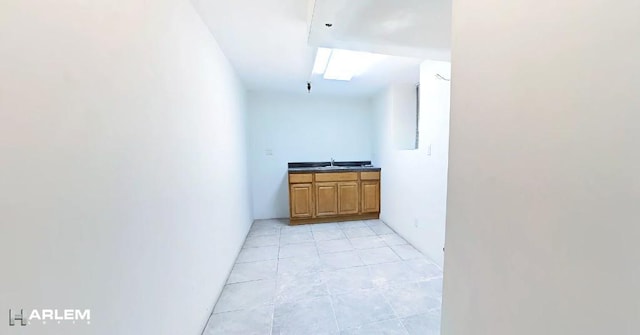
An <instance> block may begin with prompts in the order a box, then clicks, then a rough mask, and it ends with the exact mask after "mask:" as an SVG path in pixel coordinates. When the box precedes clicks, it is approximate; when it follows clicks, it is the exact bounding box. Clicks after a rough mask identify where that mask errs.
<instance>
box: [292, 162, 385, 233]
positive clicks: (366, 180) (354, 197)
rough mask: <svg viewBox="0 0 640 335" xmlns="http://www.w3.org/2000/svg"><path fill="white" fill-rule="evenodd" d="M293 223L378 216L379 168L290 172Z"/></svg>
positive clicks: (362, 218) (373, 217)
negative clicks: (356, 170) (357, 170)
mask: <svg viewBox="0 0 640 335" xmlns="http://www.w3.org/2000/svg"><path fill="white" fill-rule="evenodd" d="M289 206H290V207H289V210H290V219H291V224H304V223H316V222H332V221H348V220H364V219H376V218H378V217H379V214H380V171H366V172H353V171H349V172H330V173H304V174H300V173H296V174H294V173H290V174H289Z"/></svg>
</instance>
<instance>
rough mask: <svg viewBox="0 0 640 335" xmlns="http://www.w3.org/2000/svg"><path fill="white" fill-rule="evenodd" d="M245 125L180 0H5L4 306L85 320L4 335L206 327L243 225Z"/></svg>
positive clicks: (0, 280) (224, 66)
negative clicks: (81, 315) (63, 312)
mask: <svg viewBox="0 0 640 335" xmlns="http://www.w3.org/2000/svg"><path fill="white" fill-rule="evenodd" d="M245 121H246V120H245V115H244V106H243V91H242V88H241V86H240V85H239V84H238V81H237V80H236V78H235V76H234V73H233V72H232V70H231V67H230V66H229V64H228V62H227V60H226V59H225V57H224V55H223V54H222V52H221V51H220V49H219V48H218V46H217V44H216V42H215V40H214V39H213V38H212V37H211V35H210V34H209V31H208V30H207V27H206V26H205V25H204V24H203V23H202V22H201V20H200V18H199V16H198V15H197V13H196V12H195V11H194V9H193V8H192V6H191V4H190V3H189V2H188V1H183V0H158V1H152V2H149V1H143V0H128V1H113V0H92V1H75V0H58V1H34V0H5V1H2V3H0V213H1V214H0V217H1V218H0V254H2V255H4V257H3V265H2V268H3V270H2V275H0V287H1V289H0V309H2V310H4V311H5V313H6V311H7V310H8V309H9V308H14V309H16V308H24V309H32V308H79V309H84V308H90V309H91V310H92V311H91V312H92V313H91V316H92V323H91V325H76V326H71V325H70V326H63V325H57V324H56V325H54V324H52V323H51V322H50V323H49V324H47V325H38V324H37V323H36V324H32V325H30V326H28V327H23V328H20V327H14V328H12V329H9V328H8V324H7V322H6V321H4V322H2V323H1V324H0V333H2V334H45V333H46V334H105V335H107V334H109V335H112V334H200V332H201V331H202V328H203V327H204V325H205V322H206V321H207V318H208V316H209V313H210V311H211V309H212V308H213V304H214V303H215V301H216V298H217V296H218V294H219V292H220V290H221V289H222V286H223V284H224V281H225V280H226V277H227V274H228V273H229V271H230V269H231V266H232V263H233V261H234V259H235V256H236V255H237V252H238V251H239V248H240V246H241V244H242V242H243V239H244V237H245V235H246V232H247V230H248V228H249V225H250V224H251V216H250V210H251V208H250V198H249V191H248V182H247V179H248V178H247V168H246V156H245V140H244V138H245ZM5 320H6V319H5Z"/></svg>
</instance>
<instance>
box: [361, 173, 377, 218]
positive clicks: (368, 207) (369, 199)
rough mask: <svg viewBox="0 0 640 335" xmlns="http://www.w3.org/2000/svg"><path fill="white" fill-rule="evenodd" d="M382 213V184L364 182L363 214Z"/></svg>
mask: <svg viewBox="0 0 640 335" xmlns="http://www.w3.org/2000/svg"><path fill="white" fill-rule="evenodd" d="M378 212H380V182H379V181H377V180H376V181H362V213H378Z"/></svg>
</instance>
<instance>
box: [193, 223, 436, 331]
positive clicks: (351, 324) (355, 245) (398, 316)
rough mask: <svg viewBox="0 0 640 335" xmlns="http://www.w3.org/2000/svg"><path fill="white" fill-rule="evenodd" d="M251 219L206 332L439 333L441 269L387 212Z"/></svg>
mask: <svg viewBox="0 0 640 335" xmlns="http://www.w3.org/2000/svg"><path fill="white" fill-rule="evenodd" d="M287 223H288V222H287V221H286V220H258V221H256V222H254V224H253V226H252V227H251V230H250V231H249V235H248V236H247V239H246V241H245V243H244V246H243V248H242V250H241V251H240V254H239V255H238V258H237V259H236V264H235V266H234V268H233V270H232V272H231V274H230V275H229V279H228V280H227V284H226V285H225V287H224V289H223V291H222V294H221V295H220V298H219V299H218V302H217V303H216V306H215V308H214V310H213V314H212V315H211V318H210V319H209V323H208V324H207V327H206V329H205V332H204V334H205V335H218V334H224V335H235V334H238V335H270V334H273V335H279V334H283V335H284V334H291V335H322V334H328V335H337V334H342V335H345V334H349V335H354V334H362V335H365V334H366V335H373V334H390V335H391V334H404V335H407V334H416V335H418V334H419V335H439V334H440V306H441V302H442V270H441V269H440V268H439V267H438V266H437V265H436V264H435V263H434V262H432V261H431V260H430V259H428V258H427V257H425V256H424V255H422V254H421V253H420V252H419V251H418V250H416V249H415V248H414V247H413V246H411V245H410V244H408V243H407V241H405V240H404V239H402V238H401V237H400V236H399V235H397V234H396V233H395V232H394V231H393V230H392V229H390V228H389V227H388V226H387V225H386V224H384V222H382V221H380V220H368V221H352V222H344V223H324V224H312V225H303V226H289V225H288V224H287Z"/></svg>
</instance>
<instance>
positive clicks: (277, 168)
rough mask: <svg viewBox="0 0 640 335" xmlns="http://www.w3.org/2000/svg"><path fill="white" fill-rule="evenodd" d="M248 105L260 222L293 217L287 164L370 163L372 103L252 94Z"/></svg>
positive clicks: (254, 194) (255, 210) (255, 203)
mask: <svg viewBox="0 0 640 335" xmlns="http://www.w3.org/2000/svg"><path fill="white" fill-rule="evenodd" d="M247 103H248V107H247V108H248V111H249V114H248V115H249V116H248V117H249V128H248V129H249V162H250V174H251V188H252V198H253V214H254V216H255V218H256V219H266V218H283V217H289V200H288V199H289V193H288V186H287V163H288V162H314V161H329V160H330V159H331V158H332V157H333V158H334V159H335V160H336V161H345V160H349V161H353V160H371V157H372V151H373V134H372V131H373V128H372V116H373V113H372V112H371V109H370V104H369V101H368V99H364V98H344V97H328V96H317V95H314V94H313V93H312V94H306V93H304V94H288V93H271V92H261V93H254V92H251V93H249V94H248V102H247Z"/></svg>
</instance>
